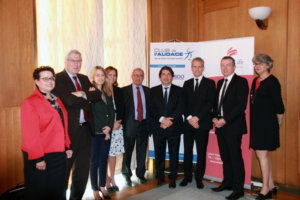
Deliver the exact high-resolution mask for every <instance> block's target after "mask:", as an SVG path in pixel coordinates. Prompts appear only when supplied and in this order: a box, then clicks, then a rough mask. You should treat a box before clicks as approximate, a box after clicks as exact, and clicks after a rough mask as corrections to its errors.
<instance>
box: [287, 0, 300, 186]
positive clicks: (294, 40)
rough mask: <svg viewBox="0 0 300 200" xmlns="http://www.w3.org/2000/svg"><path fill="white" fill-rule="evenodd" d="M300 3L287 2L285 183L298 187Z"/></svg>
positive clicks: (299, 144) (297, 1)
mask: <svg viewBox="0 0 300 200" xmlns="http://www.w3.org/2000/svg"><path fill="white" fill-rule="evenodd" d="M299 9H300V1H299V0H289V4H288V36H287V38H288V45H287V82H286V88H287V98H286V99H287V104H286V130H285V132H286V144H287V147H288V148H286V162H285V165H286V169H287V170H286V182H287V183H288V184H291V185H298V186H300V136H299V134H300V67H299V63H300V21H299V19H300V13H299Z"/></svg>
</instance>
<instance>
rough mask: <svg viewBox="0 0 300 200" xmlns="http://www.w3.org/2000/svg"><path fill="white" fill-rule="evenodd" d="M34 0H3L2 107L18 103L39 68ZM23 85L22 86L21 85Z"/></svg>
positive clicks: (0, 41)
mask: <svg viewBox="0 0 300 200" xmlns="http://www.w3.org/2000/svg"><path fill="white" fill-rule="evenodd" d="M33 11H34V0H1V1H0V24H1V31H0V44H1V48H0V67H1V79H0V91H1V92H2V93H3V94H5V95H1V98H0V107H10V106H18V105H20V104H21V102H22V99H24V98H25V97H26V96H28V95H29V94H30V93H31V91H32V89H33V87H34V84H33V81H32V71H33V69H34V68H35V67H36V56H35V52H36V43H35V26H34V24H35V18H34V12H33ZM21 86H22V87H21Z"/></svg>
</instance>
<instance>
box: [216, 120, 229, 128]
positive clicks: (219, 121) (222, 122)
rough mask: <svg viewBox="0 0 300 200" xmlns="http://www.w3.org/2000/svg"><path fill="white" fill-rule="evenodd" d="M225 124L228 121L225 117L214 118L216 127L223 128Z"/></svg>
mask: <svg viewBox="0 0 300 200" xmlns="http://www.w3.org/2000/svg"><path fill="white" fill-rule="evenodd" d="M225 124H226V121H225V120H224V119H223V118H221V119H217V118H214V125H215V127H216V128H222V127H223V126H224V125H225Z"/></svg>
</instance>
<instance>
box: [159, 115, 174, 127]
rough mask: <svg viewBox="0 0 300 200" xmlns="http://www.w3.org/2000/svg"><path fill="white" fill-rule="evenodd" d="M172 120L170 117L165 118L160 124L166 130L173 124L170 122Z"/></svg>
mask: <svg viewBox="0 0 300 200" xmlns="http://www.w3.org/2000/svg"><path fill="white" fill-rule="evenodd" d="M173 119H174V118H172V117H165V118H164V119H163V120H162V122H161V124H163V126H164V127H166V128H168V127H170V126H172V125H173V122H172V120H173Z"/></svg>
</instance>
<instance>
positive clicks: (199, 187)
mask: <svg viewBox="0 0 300 200" xmlns="http://www.w3.org/2000/svg"><path fill="white" fill-rule="evenodd" d="M196 184H197V188H198V189H203V188H204V184H203V182H202V181H196Z"/></svg>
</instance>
